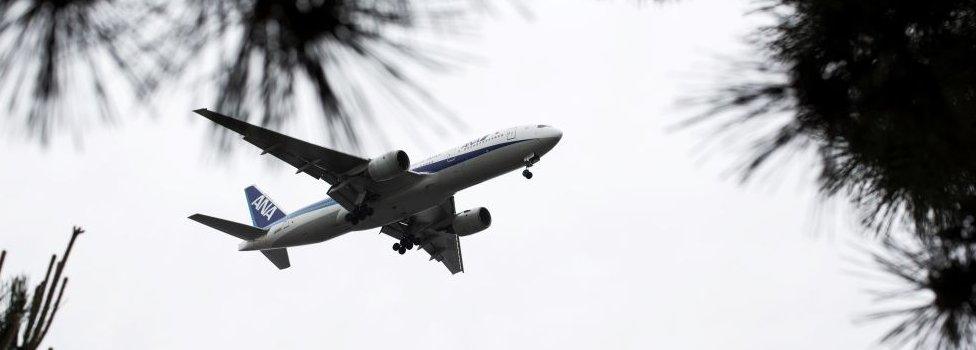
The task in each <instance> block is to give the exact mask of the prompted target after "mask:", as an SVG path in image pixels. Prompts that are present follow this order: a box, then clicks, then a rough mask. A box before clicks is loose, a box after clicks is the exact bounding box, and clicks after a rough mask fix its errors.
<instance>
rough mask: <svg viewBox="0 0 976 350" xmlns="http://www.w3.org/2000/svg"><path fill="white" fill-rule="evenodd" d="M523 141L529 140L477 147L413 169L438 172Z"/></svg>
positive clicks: (419, 171)
mask: <svg viewBox="0 0 976 350" xmlns="http://www.w3.org/2000/svg"><path fill="white" fill-rule="evenodd" d="M522 141H528V140H517V141H510V142H503V143H499V144H497V145H492V146H488V147H485V148H481V149H476V150H473V151H470V152H466V153H462V154H459V155H456V156H453V157H451V158H447V159H442V160H439V161H436V162H433V163H430V164H427V165H424V166H420V167H416V168H414V169H413V171H416V172H418V173H436V172H438V171H441V170H444V169H447V168H450V167H452V166H455V165H458V164H461V163H463V162H465V161H467V160H470V159H473V158H475V157H478V156H481V155H484V154H487V153H488V152H491V151H494V150H496V149H499V148H502V147H505V146H508V145H512V144H516V143H519V142H522Z"/></svg>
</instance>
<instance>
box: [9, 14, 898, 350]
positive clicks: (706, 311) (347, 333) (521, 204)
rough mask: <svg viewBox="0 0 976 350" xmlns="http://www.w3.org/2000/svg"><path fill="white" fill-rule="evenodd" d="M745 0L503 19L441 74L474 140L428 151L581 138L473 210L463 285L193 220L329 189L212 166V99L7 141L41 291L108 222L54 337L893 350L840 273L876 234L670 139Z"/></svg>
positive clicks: (242, 155) (15, 263) (127, 344)
mask: <svg viewBox="0 0 976 350" xmlns="http://www.w3.org/2000/svg"><path fill="white" fill-rule="evenodd" d="M744 2H745V1H728V0H685V1H683V2H680V3H677V4H672V5H668V6H636V5H635V4H634V2H631V1H593V0H539V1H534V2H530V7H531V8H532V9H533V11H534V20H525V19H522V18H518V17H517V16H514V15H511V14H506V15H502V16H499V17H498V18H494V19H491V20H489V21H488V22H487V23H486V26H485V28H484V31H483V32H482V34H481V36H480V39H478V41H477V42H476V43H474V44H472V46H473V47H474V48H476V49H477V52H479V53H480V54H481V57H482V60H481V62H482V63H479V64H476V65H474V66H473V67H469V68H468V69H465V70H463V71H460V72H457V73H456V74H453V75H451V76H449V77H444V78H438V79H431V80H429V82H430V85H431V88H432V91H433V92H434V93H435V94H436V95H437V96H439V97H440V98H441V99H442V100H443V101H444V102H445V103H446V104H447V105H449V106H450V107H451V108H452V109H453V110H454V111H456V112H457V114H458V115H459V116H460V117H461V118H462V119H463V120H464V121H465V122H467V124H468V129H467V130H465V131H459V132H455V133H450V134H447V135H444V136H443V137H440V138H435V139H430V138H428V139H426V143H427V144H428V146H422V145H421V143H418V142H416V140H415V138H414V137H411V135H410V134H408V133H407V132H405V131H399V132H398V131H397V130H396V129H395V128H394V129H392V130H387V132H388V134H391V136H393V137H394V140H395V142H394V144H395V146H396V147H399V148H403V149H405V150H406V151H407V152H408V153H410V154H411V155H412V158H414V159H418V160H419V159H423V158H425V156H426V155H428V154H432V153H435V152H438V151H440V150H442V149H446V148H449V147H452V146H454V145H456V144H459V143H462V142H464V141H467V140H468V139H471V138H474V137H477V136H480V135H481V134H483V133H486V132H489V131H493V130H495V129H501V128H505V127H508V126H512V125H520V124H534V123H545V124H551V125H554V126H556V127H558V128H560V129H562V130H563V132H564V134H565V136H564V137H563V140H562V142H561V143H560V144H559V146H557V148H556V149H555V150H554V151H553V152H551V153H550V154H549V155H548V156H547V157H546V158H544V159H543V160H542V162H541V163H540V164H539V165H538V166H537V167H536V168H534V169H535V174H536V176H535V178H533V179H532V180H531V181H527V180H525V179H524V178H522V177H521V176H520V175H519V174H517V173H512V174H509V175H506V176H503V177H501V178H498V179H495V180H493V181H490V182H488V183H485V184H483V185H481V186H479V187H477V188H473V189H470V190H468V191H465V192H461V193H459V194H458V195H457V197H456V198H457V205H458V207H459V209H463V208H470V207H476V206H486V207H488V208H489V209H490V210H491V211H492V216H493V218H494V222H493V226H492V227H491V228H490V229H489V230H487V231H485V232H483V233H479V234H477V235H474V236H470V237H466V238H464V239H463V240H462V247H463V251H464V262H465V268H466V273H464V274H459V275H456V276H451V275H450V274H449V273H448V272H447V271H446V270H445V269H444V267H443V266H440V265H439V264H437V263H434V262H428V261H427V258H426V257H425V256H423V255H424V254H421V253H417V252H412V253H410V254H407V255H406V256H400V255H397V254H396V253H394V252H393V251H391V250H390V245H391V244H392V243H393V242H392V241H391V240H390V239H389V238H388V237H385V236H380V235H377V234H376V232H374V231H370V232H357V233H351V234H348V235H346V236H343V237H340V238H337V239H335V240H332V241H329V242H326V243H324V244H317V245H311V246H305V247H299V248H292V249H290V251H291V261H292V267H291V268H290V269H288V270H285V271H278V270H277V269H275V268H274V267H273V266H272V265H271V264H270V263H269V262H268V261H267V260H265V259H264V258H263V257H262V256H260V254H258V253H255V252H237V251H236V246H237V241H235V239H233V238H232V237H229V236H227V235H224V234H221V233H219V232H216V231H213V230H211V229H209V228H206V227H204V226H202V225H199V224H196V223H194V222H191V221H189V220H187V219H186V216H187V215H189V214H192V213H195V212H201V213H206V214H209V215H214V216H218V217H222V218H227V219H232V220H237V221H241V222H247V217H248V216H247V213H246V207H245V205H244V199H243V191H242V189H243V188H244V187H245V186H247V185H250V184H252V183H254V184H258V185H259V186H260V187H261V188H262V189H263V190H265V191H266V192H268V193H269V194H270V195H271V196H272V197H273V198H274V199H275V200H276V202H278V204H279V205H280V206H281V207H282V208H283V209H285V210H286V211H287V210H289V209H290V210H294V209H297V208H299V207H301V206H304V205H306V204H308V203H311V202H313V201H316V200H318V199H320V198H322V197H323V196H324V194H325V190H326V187H325V184H324V183H322V182H317V181H315V180H313V179H311V178H309V177H307V176H302V175H294V171H293V170H291V169H290V168H288V167H287V165H284V164H281V165H277V164H274V165H272V166H268V165H266V163H264V162H263V161H261V160H260V159H259V158H258V156H257V154H258V153H259V151H257V150H255V149H253V148H252V147H251V146H250V145H248V144H246V143H244V142H237V143H235V144H234V147H236V148H238V149H239V150H240V151H239V152H236V153H235V155H234V157H233V160H231V161H229V162H225V163H223V164H221V163H215V162H212V161H210V159H211V154H210V153H208V152H207V151H206V149H207V147H208V144H207V143H206V142H205V137H206V136H207V135H208V133H207V132H208V129H207V128H208V125H206V124H205V123H204V122H203V120H202V119H200V118H197V117H195V116H193V115H192V114H191V113H190V110H191V109H193V108H196V107H201V106H198V105H196V104H194V103H190V102H187V101H182V100H180V101H177V100H174V101H158V102H159V103H158V104H159V105H160V106H161V107H160V109H158V110H156V112H157V115H159V116H162V117H161V118H156V119H153V118H150V117H149V114H148V113H143V112H140V113H141V114H144V115H143V116H141V117H140V116H133V117H132V118H129V119H128V120H126V121H125V122H124V123H122V124H121V125H120V126H118V127H114V128H110V129H96V130H92V131H91V132H89V133H88V135H87V136H86V139H85V140H84V147H83V149H82V150H76V149H74V147H73V145H72V144H71V143H70V142H68V141H67V140H63V139H62V140H61V141H60V142H58V143H56V144H55V145H53V147H50V148H48V149H46V150H42V149H39V147H37V146H36V145H33V144H27V143H24V142H22V141H20V140H8V141H4V142H3V144H4V147H5V148H6V149H5V151H4V152H2V154H0V162H2V163H3V164H4V165H3V167H2V171H0V183H2V184H3V186H4V190H3V191H2V193H3V204H2V205H0V222H3V223H4V228H3V232H2V233H0V247H3V248H6V249H8V250H9V251H10V252H9V254H8V259H7V261H8V265H6V266H5V268H4V270H5V271H4V275H5V276H9V275H10V273H11V272H12V271H23V272H28V273H31V274H32V276H33V277H34V278H35V279H37V278H40V277H39V276H40V275H41V274H42V273H43V269H44V268H45V266H44V264H45V263H46V261H47V256H48V255H49V254H50V253H52V252H60V251H61V250H62V249H63V246H64V243H65V242H66V240H67V237H68V233H69V228H70V227H71V225H73V224H81V225H84V226H85V227H86V228H87V229H88V233H87V234H86V235H85V236H84V237H82V238H81V239H80V241H79V242H78V244H77V246H76V250H75V251H74V254H73V256H72V259H71V260H72V262H71V264H70V265H69V268H68V271H67V273H68V275H69V276H70V277H71V282H70V285H69V286H68V292H67V295H66V300H65V301H64V304H63V307H62V310H61V311H60V313H59V314H58V319H57V320H56V322H55V325H54V327H53V329H52V332H51V335H50V336H49V337H48V340H47V343H46V344H47V345H49V346H53V347H55V348H57V349H93V348H103V349H174V348H215V347H220V348H242V349H263V348H283V349H300V348H340V349H342V348H391V347H396V348H400V349H444V348H462V349H499V348H502V349H504V348H542V349H550V348H552V349H556V348H558V349H592V348H622V349H648V348H659V349H675V348H678V349H719V348H720V349H776V348H788V349H862V348H871V347H874V346H875V340H876V339H877V338H878V337H879V335H880V333H879V327H878V326H877V325H863V324H855V322H854V320H855V319H856V318H857V317H858V316H860V315H863V314H864V313H865V312H868V311H870V310H871V304H870V302H869V299H868V297H867V296H866V295H865V294H864V293H862V289H863V288H865V287H869V286H870V285H867V284H865V282H862V281H859V280H858V279H856V278H854V277H852V276H851V275H850V274H848V273H846V272H845V270H850V269H852V268H854V266H853V264H852V263H850V262H845V261H844V260H843V259H844V258H846V257H848V256H849V255H850V253H851V250H850V249H848V247H847V241H848V240H849V238H852V237H855V236H856V234H855V233H853V232H852V230H850V229H848V228H847V226H844V225H834V226H831V225H828V229H826V230H821V232H820V233H819V234H817V235H813V234H811V233H810V232H811V231H812V230H811V229H810V228H809V227H810V226H811V224H812V222H815V220H814V219H812V218H811V215H812V212H813V209H812V208H813V206H812V205H811V204H812V203H813V200H812V199H811V194H812V186H810V185H808V184H807V183H806V182H804V181H802V180H798V179H793V180H789V181H785V182H784V183H786V184H788V185H785V186H779V187H777V188H776V189H775V190H773V189H770V187H768V186H751V187H746V188H741V187H740V186H738V185H737V184H736V183H735V182H734V181H731V180H729V179H726V178H724V177H723V176H722V172H723V170H724V169H725V165H726V164H728V163H729V160H728V159H732V158H733V156H734V155H735V154H732V153H730V154H727V155H722V154H717V155H716V154H713V155H712V157H710V158H709V159H708V160H706V161H704V162H703V161H702V160H701V159H700V158H701V157H700V156H698V154H699V152H696V151H695V150H696V149H697V147H696V145H697V144H698V143H699V142H700V141H701V139H702V135H703V134H704V133H703V132H699V131H687V132H668V131H666V128H667V126H668V125H671V124H673V123H675V122H677V121H679V120H681V118H683V115H682V112H681V111H680V110H678V109H676V108H674V100H675V98H677V97H680V96H683V94H686V93H687V92H688V89H689V88H692V87H695V86H698V85H696V84H697V83H698V82H701V81H702V79H701V78H702V77H707V76H708V74H707V73H708V72H709V71H711V70H713V68H718V67H720V66H718V65H717V64H716V63H717V61H716V60H715V59H714V56H716V55H719V54H734V53H736V52H740V51H739V50H740V49H741V45H740V38H741V37H742V35H744V34H745V33H747V32H748V29H749V28H750V27H751V26H750V24H749V22H748V20H746V19H743V17H742V13H743V12H744V11H745V7H744V4H743V3H744ZM382 118H391V120H392V118H397V116H396V115H389V116H383V117H382ZM5 123H9V122H7V121H5ZM298 135H299V136H301V137H306V138H310V139H315V138H316V136H315V135H311V134H310V133H309V132H307V131H306V132H305V134H302V133H298ZM369 151H370V153H373V154H378V153H381V152H383V151H385V150H384V149H379V148H374V149H370V150H369ZM798 166H799V165H798ZM798 173H802V171H799V172H798ZM795 184H799V185H795ZM838 227H839V228H840V230H835V228H838ZM823 231H826V232H823Z"/></svg>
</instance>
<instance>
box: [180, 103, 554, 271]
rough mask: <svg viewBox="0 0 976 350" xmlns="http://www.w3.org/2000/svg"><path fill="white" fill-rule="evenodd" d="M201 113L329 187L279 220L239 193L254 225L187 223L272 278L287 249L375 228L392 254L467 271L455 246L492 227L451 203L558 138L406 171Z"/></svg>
mask: <svg viewBox="0 0 976 350" xmlns="http://www.w3.org/2000/svg"><path fill="white" fill-rule="evenodd" d="M194 113H196V114H199V115H201V116H203V117H205V118H207V119H209V120H211V121H213V122H214V123H217V124H219V125H221V126H223V127H225V128H228V129H230V130H232V131H234V132H236V133H238V134H240V135H242V136H243V138H244V140H245V141H247V142H249V143H251V144H253V145H255V146H257V147H258V148H260V149H261V154H262V155H264V154H271V155H273V156H275V157H277V158H278V159H281V160H283V161H285V162H286V163H288V164H290V165H292V166H294V167H295V168H296V169H297V171H296V172H295V173H296V174H299V173H305V174H307V175H309V176H311V177H313V178H315V179H319V180H323V181H325V182H326V183H328V184H329V186H330V187H329V189H328V191H326V194H327V195H328V197H327V198H325V199H323V200H321V201H318V202H315V203H312V204H311V205H308V206H306V207H304V208H302V209H299V210H298V211H295V212H292V213H291V214H285V212H284V211H282V210H281V208H280V207H279V206H278V205H277V204H275V203H274V202H273V201H271V199H270V198H269V197H268V196H267V195H265V194H264V193H263V192H261V191H260V190H258V189H257V187H254V186H250V187H247V188H245V189H244V194H245V198H246V199H247V203H248V206H249V208H248V209H249V210H250V214H251V223H252V225H246V224H241V223H237V222H233V221H229V220H224V219H219V218H215V217H211V216H207V215H202V214H194V215H191V216H190V217H189V218H190V219H191V220H194V221H196V222H199V223H201V224H204V225H207V226H209V227H211V228H214V229H217V230H219V231H222V232H224V233H226V234H229V235H231V236H234V237H237V238H239V239H242V240H243V242H241V243H240V245H239V246H238V250H240V251H253V250H258V251H261V253H263V254H264V256H265V257H267V258H268V260H270V261H271V263H272V264H274V265H275V266H276V267H277V268H278V269H286V268H288V267H289V266H291V262H290V261H289V259H288V251H287V248H288V247H295V246H300V245H306V244H312V243H319V242H324V241H327V240H329V239H332V238H335V237H338V236H341V235H343V234H346V233H349V232H353V231H364V230H372V229H375V228H380V233H384V234H386V235H388V236H390V237H393V238H394V239H396V240H397V242H396V243H394V244H393V250H395V251H397V252H398V253H400V254H401V255H402V254H405V253H406V252H407V251H408V250H412V249H413V248H414V247H417V248H419V249H423V250H424V251H426V252H427V253H428V254H430V260H436V261H438V262H441V263H442V264H444V266H446V267H447V269H448V271H450V272H451V274H456V273H458V272H463V271H464V263H463V261H462V259H461V241H460V237H463V236H468V235H472V234H475V233H478V232H481V231H483V230H485V229H487V228H488V227H489V226H490V225H491V213H490V212H489V211H488V209H486V208H484V207H480V208H474V209H470V210H465V211H462V212H457V211H456V210H455V208H454V194H456V193H457V192H458V191H461V190H463V189H466V188H468V187H471V186H474V185H477V184H480V183H482V182H484V181H486V180H489V179H491V178H494V177H497V176H499V175H502V174H505V173H508V172H510V171H513V170H517V169H520V168H524V170H523V171H522V175H523V176H524V177H525V178H526V179H531V178H532V172H531V171H530V170H529V168H531V167H532V166H533V165H535V164H536V163H537V162H538V161H539V159H540V158H541V157H542V156H543V155H545V154H546V153H547V152H549V151H550V150H552V149H553V147H555V146H556V143H558V142H559V140H560V139H561V138H562V132H561V131H559V130H558V129H556V128H554V127H551V126H548V125H526V126H518V127H514V128H509V129H505V130H500V131H497V132H493V133H490V134H487V135H484V136H482V137H480V138H478V139H476V140H473V141H471V142H468V143H465V144H463V145H461V146H458V147H455V148H452V149H450V150H448V151H445V152H442V153H440V154H438V155H435V156H433V157H430V158H428V159H426V160H424V161H422V162H420V163H417V164H411V163H410V158H409V157H408V156H407V153H406V152H404V151H401V150H395V151H390V152H387V153H385V154H383V155H380V156H379V157H376V158H371V159H367V158H362V157H358V156H354V155H350V154H346V153H342V152H339V151H335V150H332V149H328V148H325V147H321V146H317V145H314V144H311V143H308V142H305V141H302V140H299V139H295V138H292V137H289V136H286V135H282V134H280V133H277V132H275V131H271V130H268V129H265V128H262V127H259V126H255V125H251V124H248V123H246V122H244V121H241V120H239V119H236V118H233V117H229V116H226V115H223V114H220V113H217V112H213V111H210V110H207V109H198V110H195V111H194Z"/></svg>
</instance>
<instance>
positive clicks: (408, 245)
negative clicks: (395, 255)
mask: <svg viewBox="0 0 976 350" xmlns="http://www.w3.org/2000/svg"><path fill="white" fill-rule="evenodd" d="M402 247H404V248H407V250H412V249H413V243H410V242H407V244H406V245H403V246H402Z"/></svg>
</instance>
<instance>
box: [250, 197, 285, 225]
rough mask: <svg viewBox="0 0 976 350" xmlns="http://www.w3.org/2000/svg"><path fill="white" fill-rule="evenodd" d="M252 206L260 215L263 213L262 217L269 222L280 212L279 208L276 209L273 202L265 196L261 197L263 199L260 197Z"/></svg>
mask: <svg viewBox="0 0 976 350" xmlns="http://www.w3.org/2000/svg"><path fill="white" fill-rule="evenodd" d="M251 206H252V207H254V210H257V211H258V213H261V216H263V217H265V218H267V219H268V220H271V216H272V215H274V214H275V212H276V211H278V207H276V206H275V205H274V203H271V200H269V199H268V198H267V197H265V196H264V195H261V197H258V198H257V199H255V200H254V201H253V202H251Z"/></svg>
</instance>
